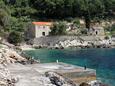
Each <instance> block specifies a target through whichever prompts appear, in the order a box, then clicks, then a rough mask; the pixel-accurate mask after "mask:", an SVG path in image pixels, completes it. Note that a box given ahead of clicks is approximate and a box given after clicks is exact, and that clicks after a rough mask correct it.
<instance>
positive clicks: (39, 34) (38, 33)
mask: <svg viewBox="0 0 115 86" xmlns="http://www.w3.org/2000/svg"><path fill="white" fill-rule="evenodd" d="M50 31H51V30H50V26H38V25H36V26H35V38H39V37H42V36H43V32H44V33H45V36H48V35H49V32H50Z"/></svg>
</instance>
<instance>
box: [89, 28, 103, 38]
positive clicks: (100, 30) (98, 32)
mask: <svg viewBox="0 0 115 86" xmlns="http://www.w3.org/2000/svg"><path fill="white" fill-rule="evenodd" d="M88 33H89V35H97V36H104V35H105V31H104V28H103V27H99V26H98V27H92V28H90V29H89V32H88Z"/></svg>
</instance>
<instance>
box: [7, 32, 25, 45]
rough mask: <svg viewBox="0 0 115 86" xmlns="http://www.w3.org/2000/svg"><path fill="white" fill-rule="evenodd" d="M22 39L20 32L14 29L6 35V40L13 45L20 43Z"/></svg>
mask: <svg viewBox="0 0 115 86" xmlns="http://www.w3.org/2000/svg"><path fill="white" fill-rule="evenodd" d="M22 40H23V38H22V34H21V33H19V32H16V31H13V32H11V33H10V34H9V36H8V42H9V43H12V44H14V45H17V44H18V43H21V42H22Z"/></svg>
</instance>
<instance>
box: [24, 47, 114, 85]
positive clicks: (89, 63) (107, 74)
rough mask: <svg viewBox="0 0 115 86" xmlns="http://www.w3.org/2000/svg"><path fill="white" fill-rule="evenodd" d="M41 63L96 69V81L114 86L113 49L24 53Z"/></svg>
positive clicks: (31, 51)
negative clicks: (59, 63)
mask: <svg viewBox="0 0 115 86" xmlns="http://www.w3.org/2000/svg"><path fill="white" fill-rule="evenodd" d="M24 52H26V54H28V55H29V56H31V57H33V58H34V59H36V60H40V62H41V63H49V62H56V60H58V61H59V62H64V63H69V64H73V65H79V66H83V67H84V66H86V67H88V68H92V69H96V74H97V79H98V80H101V81H102V82H103V83H105V84H108V85H109V86H115V48H107V49H106V48H103V49H101V48H98V49H63V50H62V49H36V50H28V51H24Z"/></svg>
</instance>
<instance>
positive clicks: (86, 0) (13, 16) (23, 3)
mask: <svg viewBox="0 0 115 86" xmlns="http://www.w3.org/2000/svg"><path fill="white" fill-rule="evenodd" d="M114 13H115V0H0V31H1V32H2V35H3V34H5V35H8V34H9V33H10V32H12V31H17V32H19V33H21V34H23V33H24V31H25V29H26V28H25V27H26V25H27V23H28V22H32V21H38V20H42V19H45V20H46V19H58V20H60V19H61V20H63V19H68V21H72V19H73V18H76V17H80V18H84V19H85V22H86V28H90V23H91V20H96V19H98V21H99V20H100V19H101V18H110V17H112V18H115V17H114V16H115V14H114ZM74 23H75V24H76V25H77V23H79V22H78V21H77V20H76V21H75V22H74ZM61 24H62V23H60V25H57V26H56V25H55V28H58V29H56V30H55V29H53V30H54V33H53V32H52V34H54V35H59V34H61V35H62V34H65V33H66V31H65V29H59V28H65V26H64V25H63V24H62V25H61ZM82 32H83V33H85V32H86V31H82ZM112 33H113V34H114V33H115V31H112Z"/></svg>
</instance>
